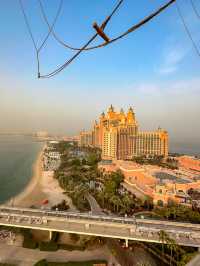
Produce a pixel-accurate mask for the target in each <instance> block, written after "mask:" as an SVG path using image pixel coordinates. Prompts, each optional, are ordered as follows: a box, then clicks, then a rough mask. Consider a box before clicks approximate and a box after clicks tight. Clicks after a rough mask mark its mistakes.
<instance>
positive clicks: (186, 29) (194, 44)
mask: <svg viewBox="0 0 200 266" xmlns="http://www.w3.org/2000/svg"><path fill="white" fill-rule="evenodd" d="M176 9H177V11H178V14H179V17H180V18H181V21H182V23H183V26H184V29H185V31H186V33H187V35H188V37H189V39H190V40H191V43H192V45H193V47H194V49H195V51H196V53H197V55H198V56H199V57H200V51H199V48H198V46H197V45H196V43H195V41H194V39H193V37H192V34H191V32H190V30H189V28H188V26H187V24H186V21H185V19H184V16H183V14H182V12H181V9H180V7H179V5H178V3H176Z"/></svg>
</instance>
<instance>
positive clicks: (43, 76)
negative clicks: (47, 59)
mask: <svg viewBox="0 0 200 266" xmlns="http://www.w3.org/2000/svg"><path fill="white" fill-rule="evenodd" d="M97 36H98V34H97V33H96V34H95V35H94V36H93V37H92V38H91V39H90V40H89V41H88V42H87V43H86V44H85V45H84V46H83V47H82V49H80V50H79V51H78V52H77V53H76V54H75V55H74V56H72V57H71V58H70V59H69V60H67V61H66V62H65V63H64V64H63V65H62V66H60V67H59V68H57V69H56V70H54V71H53V72H51V73H49V74H47V75H41V76H40V78H51V77H53V76H55V75H57V74H58V73H59V72H61V71H62V70H63V69H64V68H66V67H67V66H68V65H69V64H70V63H71V62H72V61H74V59H75V58H76V57H77V56H78V55H79V54H80V53H81V52H83V51H84V49H85V48H86V47H87V46H88V45H89V44H90V43H91V42H92V41H94V39H95V38H96V37H97Z"/></svg>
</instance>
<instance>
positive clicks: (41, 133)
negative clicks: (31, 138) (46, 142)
mask: <svg viewBox="0 0 200 266" xmlns="http://www.w3.org/2000/svg"><path fill="white" fill-rule="evenodd" d="M36 137H38V138H48V137H49V134H48V132H47V131H38V132H36Z"/></svg>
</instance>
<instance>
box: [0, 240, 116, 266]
mask: <svg viewBox="0 0 200 266" xmlns="http://www.w3.org/2000/svg"><path fill="white" fill-rule="evenodd" d="M41 259H47V260H48V261H57V262H66V261H84V260H96V259H97V260H107V261H108V262H109V265H112V263H116V261H115V259H114V258H113V256H112V255H111V254H110V252H109V250H108V249H107V248H106V247H103V248H98V249H95V250H86V251H66V250H58V251H56V252H47V251H39V250H38V249H36V250H34V249H25V248H22V247H16V246H8V245H5V244H0V262H7V263H15V264H16V265H17V266H33V265H34V263H36V262H37V261H39V260H41ZM116 265H117V264H116Z"/></svg>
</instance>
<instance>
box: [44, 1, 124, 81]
mask: <svg viewBox="0 0 200 266" xmlns="http://www.w3.org/2000/svg"><path fill="white" fill-rule="evenodd" d="M123 1H124V0H120V1H119V3H118V4H117V6H116V7H115V8H114V9H113V11H112V13H111V14H110V15H109V16H108V17H107V18H106V19H105V20H104V22H103V23H102V25H101V28H102V29H105V27H106V26H107V24H108V22H109V21H110V20H111V18H112V16H113V15H114V14H115V12H116V11H117V9H118V8H119V7H120V5H121V4H122V3H123ZM97 36H98V34H97V33H95V34H94V35H93V36H92V37H91V38H90V39H89V41H88V42H87V43H86V44H85V45H84V46H83V47H82V48H81V49H79V50H78V52H77V53H75V55H73V56H72V57H71V58H70V59H69V60H67V61H66V62H65V63H64V64H63V65H62V66H60V67H58V68H57V69H56V70H54V71H53V72H51V73H49V74H47V75H41V76H39V77H40V78H50V77H53V76H55V75H56V74H58V73H59V72H61V71H62V70H63V69H64V68H65V67H67V66H68V65H69V64H70V63H71V62H72V61H73V60H74V59H75V58H76V57H77V56H78V55H79V54H80V53H82V52H83V51H84V50H85V48H86V47H87V46H88V45H89V44H90V43H91V42H92V41H93V40H95V39H96V37H97Z"/></svg>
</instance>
